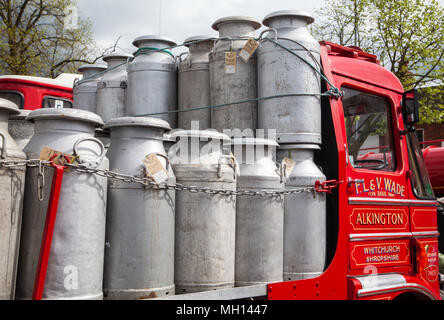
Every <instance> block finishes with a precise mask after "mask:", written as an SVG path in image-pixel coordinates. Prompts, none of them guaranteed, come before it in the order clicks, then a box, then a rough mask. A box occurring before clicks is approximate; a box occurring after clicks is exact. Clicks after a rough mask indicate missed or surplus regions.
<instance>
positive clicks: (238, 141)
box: [231, 137, 279, 147]
mask: <svg viewBox="0 0 444 320" xmlns="http://www.w3.org/2000/svg"><path fill="white" fill-rule="evenodd" d="M231 143H232V144H233V145H255V146H274V147H278V146H279V144H278V143H277V142H276V141H274V140H271V139H264V138H251V137H242V138H234V139H232V140H231Z"/></svg>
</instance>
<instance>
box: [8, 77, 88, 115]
mask: <svg viewBox="0 0 444 320" xmlns="http://www.w3.org/2000/svg"><path fill="white" fill-rule="evenodd" d="M81 78H82V75H79V74H70V73H62V74H61V75H59V76H58V77H57V78H55V79H49V78H43V77H33V76H22V75H4V76H0V98H4V99H8V100H10V101H12V102H14V103H15V104H16V105H17V106H18V107H19V108H20V109H23V110H35V109H39V108H72V88H73V84H74V81H75V80H76V79H78V80H81Z"/></svg>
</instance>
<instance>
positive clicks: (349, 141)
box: [268, 42, 440, 299]
mask: <svg viewBox="0 0 444 320" xmlns="http://www.w3.org/2000/svg"><path fill="white" fill-rule="evenodd" d="M321 61H322V65H323V69H324V73H325V75H326V76H327V78H328V79H329V81H330V82H331V83H332V84H333V85H334V86H335V87H336V88H339V89H340V90H341V92H342V96H341V97H340V98H336V97H328V98H324V99H323V101H322V132H323V134H322V140H323V147H322V150H320V151H319V152H318V154H317V155H316V159H317V161H316V163H318V164H319V165H320V166H321V167H322V169H323V171H324V173H325V174H326V176H327V179H328V180H332V181H334V182H335V183H334V184H333V186H334V185H337V188H336V189H331V188H330V187H328V188H325V191H326V192H328V194H327V260H328V261H327V264H326V265H327V266H328V267H326V269H325V271H324V272H323V273H322V274H321V275H320V276H319V277H317V278H313V279H304V280H298V281H288V282H283V283H277V284H270V285H269V286H268V298H269V299H395V298H418V299H420V298H421V299H422V298H425V299H440V289H439V271H438V235H439V233H438V230H437V208H436V207H437V205H438V203H437V201H436V199H435V197H434V194H433V191H432V187H431V184H430V180H429V178H428V174H427V170H426V166H425V163H424V159H423V156H422V152H421V148H420V145H419V143H418V139H417V136H416V134H415V133H414V130H412V129H411V125H410V123H409V120H407V119H408V117H407V116H408V115H410V114H407V113H408V112H407V111H408V110H406V109H407V104H408V103H410V101H413V100H411V98H412V97H409V96H408V95H406V94H404V90H403V87H402V85H401V83H400V82H399V80H398V79H397V78H396V76H395V75H394V74H392V73H391V72H390V71H388V70H387V69H385V68H383V67H382V66H381V65H380V64H379V61H378V59H377V57H376V56H374V55H371V54H368V53H365V52H363V51H362V50H360V49H359V48H349V47H343V46H340V45H337V44H333V43H330V42H321ZM323 86H324V88H323V89H324V90H325V89H329V87H328V85H326V84H324V85H323ZM403 97H404V98H403ZM409 98H410V100H409ZM403 99H404V100H403ZM403 102H404V103H403ZM412 124H413V122H412Z"/></svg>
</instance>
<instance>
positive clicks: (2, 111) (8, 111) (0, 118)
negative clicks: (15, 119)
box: [0, 98, 20, 131]
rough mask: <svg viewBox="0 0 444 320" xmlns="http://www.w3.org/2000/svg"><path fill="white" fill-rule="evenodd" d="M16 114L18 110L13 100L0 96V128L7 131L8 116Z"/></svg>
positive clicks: (18, 112)
mask: <svg viewBox="0 0 444 320" xmlns="http://www.w3.org/2000/svg"><path fill="white" fill-rule="evenodd" d="M18 114H20V110H19V108H18V107H17V105H16V104H15V103H14V102H12V101H9V100H7V99H3V98H0V129H2V130H6V131H8V120H9V117H10V116H13V115H18Z"/></svg>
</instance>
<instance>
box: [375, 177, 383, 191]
mask: <svg viewBox="0 0 444 320" xmlns="http://www.w3.org/2000/svg"><path fill="white" fill-rule="evenodd" d="M381 182H382V178H376V184H377V186H378V190H381Z"/></svg>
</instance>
